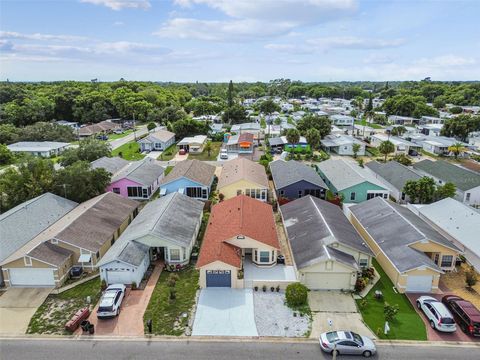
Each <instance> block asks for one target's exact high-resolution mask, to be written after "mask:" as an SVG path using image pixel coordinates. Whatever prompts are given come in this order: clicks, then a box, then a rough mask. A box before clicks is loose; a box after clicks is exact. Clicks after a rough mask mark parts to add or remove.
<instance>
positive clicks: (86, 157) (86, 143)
mask: <svg viewBox="0 0 480 360" xmlns="http://www.w3.org/2000/svg"><path fill="white" fill-rule="evenodd" d="M111 152H112V149H111V147H110V144H109V143H108V142H105V141H100V140H97V139H85V140H82V141H80V144H79V145H78V147H77V148H69V149H67V150H65V151H64V152H63V153H62V156H61V159H60V165H62V166H69V165H72V164H73V163H75V162H77V161H88V162H92V161H95V160H97V159H100V158H101V157H104V156H107V157H109V156H111Z"/></svg>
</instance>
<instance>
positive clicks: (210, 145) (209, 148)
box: [203, 141, 213, 157]
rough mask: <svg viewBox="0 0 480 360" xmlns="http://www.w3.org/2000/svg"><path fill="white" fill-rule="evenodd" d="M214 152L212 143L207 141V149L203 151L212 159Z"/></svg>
mask: <svg viewBox="0 0 480 360" xmlns="http://www.w3.org/2000/svg"><path fill="white" fill-rule="evenodd" d="M212 150H213V146H212V142H211V141H207V143H206V144H205V147H204V148H203V151H206V152H207V154H208V156H209V157H210V154H211V152H212Z"/></svg>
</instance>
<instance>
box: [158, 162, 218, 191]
mask: <svg viewBox="0 0 480 360" xmlns="http://www.w3.org/2000/svg"><path fill="white" fill-rule="evenodd" d="M214 174H215V166H212V165H209V164H206V163H204V162H202V161H199V160H185V161H180V162H177V164H176V165H175V167H174V168H173V169H172V171H170V173H169V174H168V175H167V176H165V177H164V178H163V179H162V180H161V181H160V184H167V183H170V182H172V181H175V180H177V179H180V178H182V177H184V178H187V179H190V180H192V181H194V182H196V183H199V184H201V185H204V186H210V185H211V184H212V181H213V176H214Z"/></svg>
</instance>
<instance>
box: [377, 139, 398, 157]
mask: <svg viewBox="0 0 480 360" xmlns="http://www.w3.org/2000/svg"><path fill="white" fill-rule="evenodd" d="M378 151H380V153H382V154H383V155H385V162H387V156H388V154H391V153H393V152H394V151H395V145H393V143H392V142H391V141H390V140H387V141H384V142H382V143H381V144H380V146H379V147H378Z"/></svg>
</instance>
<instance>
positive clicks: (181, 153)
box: [178, 149, 187, 155]
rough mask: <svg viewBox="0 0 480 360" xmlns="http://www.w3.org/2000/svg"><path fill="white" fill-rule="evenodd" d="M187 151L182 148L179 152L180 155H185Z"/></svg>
mask: <svg viewBox="0 0 480 360" xmlns="http://www.w3.org/2000/svg"><path fill="white" fill-rule="evenodd" d="M186 153H187V151H186V150H185V149H180V150H179V151H178V154H179V155H185V154H186Z"/></svg>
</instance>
